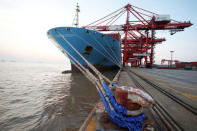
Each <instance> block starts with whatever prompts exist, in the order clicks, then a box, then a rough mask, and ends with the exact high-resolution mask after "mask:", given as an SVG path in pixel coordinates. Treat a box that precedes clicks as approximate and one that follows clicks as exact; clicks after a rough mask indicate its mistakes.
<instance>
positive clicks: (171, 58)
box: [170, 51, 174, 67]
mask: <svg viewBox="0 0 197 131" xmlns="http://www.w3.org/2000/svg"><path fill="white" fill-rule="evenodd" d="M170 53H171V67H172V60H173V59H172V55H173V53H174V51H170Z"/></svg>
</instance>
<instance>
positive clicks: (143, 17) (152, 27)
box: [83, 4, 192, 68]
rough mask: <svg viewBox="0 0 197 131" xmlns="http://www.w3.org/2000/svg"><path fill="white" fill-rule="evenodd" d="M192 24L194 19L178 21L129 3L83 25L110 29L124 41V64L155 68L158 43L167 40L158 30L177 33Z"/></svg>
mask: <svg viewBox="0 0 197 131" xmlns="http://www.w3.org/2000/svg"><path fill="white" fill-rule="evenodd" d="M125 14H126V15H125ZM123 16H126V17H125V18H126V21H125V20H123V19H120V17H123ZM117 23H119V24H117ZM120 23H123V24H120ZM191 25H192V24H191V23H190V21H188V22H178V21H175V20H172V19H170V16H169V15H158V14H156V13H153V12H150V11H148V10H145V9H142V8H139V7H136V6H133V5H130V4H128V5H126V6H124V7H122V8H120V9H119V10H116V11H115V12H112V13H111V14H109V15H107V16H105V17H103V18H101V19H99V20H97V21H94V22H93V23H90V24H89V25H87V26H84V27H83V28H86V29H90V30H96V31H99V32H109V33H110V34H109V35H111V36H112V37H114V38H116V39H118V40H120V43H121V52H122V58H123V66H125V65H126V64H128V63H130V64H131V66H135V67H137V66H140V65H142V64H144V65H145V66H146V67H147V68H151V67H152V64H153V63H154V48H155V45H156V44H158V43H161V42H163V41H165V38H156V36H155V35H156V31H158V30H169V31H170V34H171V35H173V34H175V33H176V32H179V31H183V30H184V29H185V28H187V27H190V26H191ZM143 61H144V63H142V62H143Z"/></svg>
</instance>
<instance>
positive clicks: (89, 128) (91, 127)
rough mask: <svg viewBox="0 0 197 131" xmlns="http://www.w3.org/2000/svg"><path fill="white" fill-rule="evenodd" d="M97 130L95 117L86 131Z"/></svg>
mask: <svg viewBox="0 0 197 131" xmlns="http://www.w3.org/2000/svg"><path fill="white" fill-rule="evenodd" d="M95 130H96V124H95V117H94V116H93V117H92V119H91V120H90V123H89V124H88V126H87V128H86V131H95Z"/></svg>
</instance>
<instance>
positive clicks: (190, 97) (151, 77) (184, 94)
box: [138, 72, 197, 101]
mask: <svg viewBox="0 0 197 131" xmlns="http://www.w3.org/2000/svg"><path fill="white" fill-rule="evenodd" d="M138 74H140V75H141V76H143V77H144V76H146V77H148V78H147V79H149V80H152V81H153V82H156V83H158V84H160V85H164V87H166V88H169V89H171V90H173V91H175V92H176V93H179V94H181V95H183V96H185V97H187V98H189V99H191V100H193V101H197V96H196V95H192V94H189V93H185V92H181V91H179V90H176V89H174V88H172V87H169V84H166V83H163V82H158V81H155V79H159V80H164V79H162V78H158V77H157V78H154V77H153V76H150V75H147V74H144V72H143V75H142V73H139V72H138ZM153 78H154V79H153ZM166 80H167V79H166ZM167 81H171V80H167ZM174 82H175V83H182V82H176V81H174ZM184 84H185V83H184ZM180 88H181V87H180ZM183 88H187V89H192V90H195V89H193V88H189V87H183Z"/></svg>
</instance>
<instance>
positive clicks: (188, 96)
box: [160, 83, 197, 101]
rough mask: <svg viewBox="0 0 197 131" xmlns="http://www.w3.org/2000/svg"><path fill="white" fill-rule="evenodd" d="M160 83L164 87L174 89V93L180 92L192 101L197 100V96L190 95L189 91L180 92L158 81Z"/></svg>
mask: <svg viewBox="0 0 197 131" xmlns="http://www.w3.org/2000/svg"><path fill="white" fill-rule="evenodd" d="M160 84H161V85H164V87H166V88H169V89H171V90H173V91H175V92H176V93H179V94H181V95H182V96H185V97H187V98H189V99H191V100H193V101H197V96H196V95H192V94H189V93H185V92H181V91H179V90H176V89H174V88H172V87H169V86H166V84H162V83H160Z"/></svg>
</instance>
